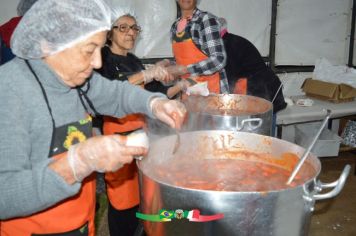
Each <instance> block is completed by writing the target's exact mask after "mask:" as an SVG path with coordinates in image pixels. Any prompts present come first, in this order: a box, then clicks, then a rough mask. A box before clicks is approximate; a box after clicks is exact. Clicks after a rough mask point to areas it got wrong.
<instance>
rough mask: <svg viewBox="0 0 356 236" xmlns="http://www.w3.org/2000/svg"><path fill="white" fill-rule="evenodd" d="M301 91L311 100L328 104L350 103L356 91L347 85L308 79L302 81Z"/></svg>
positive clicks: (355, 95)
mask: <svg viewBox="0 0 356 236" xmlns="http://www.w3.org/2000/svg"><path fill="white" fill-rule="evenodd" d="M301 89H302V90H303V92H304V93H305V94H306V95H307V96H309V97H313V98H317V99H321V100H327V101H330V102H335V103H339V102H350V101H353V100H354V97H356V89H355V88H353V87H351V86H349V85H347V84H335V83H330V82H325V81H321V80H315V79H311V78H308V79H306V80H304V82H303V84H302V87H301Z"/></svg>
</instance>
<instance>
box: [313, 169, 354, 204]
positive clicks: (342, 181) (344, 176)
mask: <svg viewBox="0 0 356 236" xmlns="http://www.w3.org/2000/svg"><path fill="white" fill-rule="evenodd" d="M350 169H351V166H350V165H346V166H345V167H344V170H343V171H342V173H341V175H340V178H339V179H338V180H337V181H335V182H332V183H322V182H321V181H318V183H317V185H318V186H319V187H320V188H321V190H324V189H327V188H333V189H332V190H331V191H330V192H327V193H322V194H316V195H314V196H313V198H314V199H315V200H324V199H329V198H332V197H335V196H336V195H338V194H339V193H340V192H341V190H342V188H343V187H344V185H345V182H346V179H347V177H348V176H349V174H350Z"/></svg>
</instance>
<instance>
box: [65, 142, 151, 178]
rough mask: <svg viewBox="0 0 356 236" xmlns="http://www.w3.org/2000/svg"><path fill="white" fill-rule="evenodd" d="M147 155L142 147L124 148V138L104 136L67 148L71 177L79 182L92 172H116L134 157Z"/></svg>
mask: <svg viewBox="0 0 356 236" xmlns="http://www.w3.org/2000/svg"><path fill="white" fill-rule="evenodd" d="M146 153H147V149H146V148H144V147H133V146H126V137H124V136H119V135H106V136H97V137H93V138H90V139H88V140H86V141H84V142H81V143H78V144H76V145H73V146H71V147H70V148H69V151H68V155H67V160H68V163H69V166H70V167H71V170H72V172H73V176H74V178H75V180H76V181H77V182H81V181H82V180H83V179H84V178H85V177H87V176H88V175H90V174H91V173H92V172H93V171H98V172H110V171H116V170H118V169H119V168H121V167H122V166H123V165H124V164H126V163H130V162H131V161H132V160H133V157H134V156H142V155H145V154H146Z"/></svg>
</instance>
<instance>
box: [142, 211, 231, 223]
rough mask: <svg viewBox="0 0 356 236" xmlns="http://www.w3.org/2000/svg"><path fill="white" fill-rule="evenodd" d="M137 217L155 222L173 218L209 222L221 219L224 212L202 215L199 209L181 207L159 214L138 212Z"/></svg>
mask: <svg viewBox="0 0 356 236" xmlns="http://www.w3.org/2000/svg"><path fill="white" fill-rule="evenodd" d="M136 217H137V218H139V219H141V220H147V221H153V222H168V221H172V219H178V220H180V219H188V220H189V221H193V222H208V221H214V220H220V219H222V218H224V214H222V213H220V214H215V215H200V211H199V210H197V209H193V210H191V211H185V210H181V209H177V210H175V211H170V210H164V209H162V210H160V211H159V214H157V215H149V214H142V213H140V212H136Z"/></svg>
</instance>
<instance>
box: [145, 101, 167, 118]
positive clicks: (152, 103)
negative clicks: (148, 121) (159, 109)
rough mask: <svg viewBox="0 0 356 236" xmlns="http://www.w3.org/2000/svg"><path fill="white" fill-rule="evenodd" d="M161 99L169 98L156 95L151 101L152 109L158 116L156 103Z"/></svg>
mask: <svg viewBox="0 0 356 236" xmlns="http://www.w3.org/2000/svg"><path fill="white" fill-rule="evenodd" d="M161 100H167V98H165V97H160V96H154V97H152V98H151V100H150V102H149V106H150V110H151V112H152V114H153V115H154V116H155V117H156V114H155V110H154V108H155V104H157V102H159V101H161Z"/></svg>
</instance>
